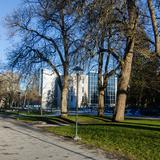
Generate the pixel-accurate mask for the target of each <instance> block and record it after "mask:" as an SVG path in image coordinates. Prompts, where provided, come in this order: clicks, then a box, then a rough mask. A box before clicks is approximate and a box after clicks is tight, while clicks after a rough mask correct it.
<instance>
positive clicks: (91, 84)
mask: <svg viewBox="0 0 160 160" xmlns="http://www.w3.org/2000/svg"><path fill="white" fill-rule="evenodd" d="M116 93H117V77H116V76H115V75H114V76H112V77H110V78H109V80H108V86H107V89H106V90H105V106H110V107H113V106H115V102H116ZM88 102H89V105H90V106H97V105H98V74H97V73H89V74H88Z"/></svg>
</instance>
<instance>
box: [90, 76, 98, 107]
mask: <svg viewBox="0 0 160 160" xmlns="http://www.w3.org/2000/svg"><path fill="white" fill-rule="evenodd" d="M88 102H89V105H97V104H98V75H97V73H89V74H88Z"/></svg>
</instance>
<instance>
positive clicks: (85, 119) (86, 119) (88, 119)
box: [67, 115, 108, 124]
mask: <svg viewBox="0 0 160 160" xmlns="http://www.w3.org/2000/svg"><path fill="white" fill-rule="evenodd" d="M67 118H68V119H69V120H72V121H75V120H76V117H75V116H68V117H67ZM106 121H108V120H107V119H105V120H104V121H103V120H101V119H99V118H98V117H96V116H83V115H82V116H78V123H80V124H106Z"/></svg>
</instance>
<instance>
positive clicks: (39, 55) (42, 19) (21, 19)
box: [7, 0, 83, 116]
mask: <svg viewBox="0 0 160 160" xmlns="http://www.w3.org/2000/svg"><path fill="white" fill-rule="evenodd" d="M77 5H78V3H77V1H71V0H65V1H64V0H59V1H56V0H41V1H39V0H33V1H30V0H26V1H25V3H24V6H23V7H22V9H19V10H17V11H15V12H14V13H13V14H12V15H11V16H9V17H8V18H7V25H8V26H9V27H10V30H12V34H11V35H12V36H14V37H15V36H16V35H17V34H19V35H20V37H19V38H20V41H21V44H20V45H18V46H17V49H16V50H14V51H11V52H10V58H9V60H10V64H12V65H13V66H16V67H17V69H18V70H19V69H23V72H25V71H26V70H27V69H28V70H29V71H30V70H32V69H35V68H38V67H40V66H41V64H42V63H43V66H49V67H50V68H51V69H52V70H53V72H55V73H56V75H57V77H58V79H59V87H60V90H61V93H62V94H61V114H62V116H66V115H67V93H68V89H67V88H68V74H69V68H70V67H71V66H72V65H73V64H75V63H77V57H78V53H80V51H81V47H82V43H81V42H82V41H81V39H82V38H81V37H82V33H83V32H81V33H79V32H78V31H79V30H78V29H79V27H78V25H79V24H78V22H79V21H78V17H77V14H76V12H75V10H76V8H77ZM61 74H63V78H61Z"/></svg>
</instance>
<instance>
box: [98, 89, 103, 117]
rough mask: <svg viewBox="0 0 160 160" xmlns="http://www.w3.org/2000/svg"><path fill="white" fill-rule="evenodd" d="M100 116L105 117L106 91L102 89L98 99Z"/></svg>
mask: <svg viewBox="0 0 160 160" xmlns="http://www.w3.org/2000/svg"><path fill="white" fill-rule="evenodd" d="M98 116H99V117H103V116H104V89H100V91H99V98H98Z"/></svg>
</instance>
